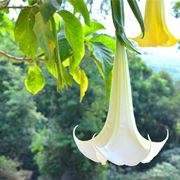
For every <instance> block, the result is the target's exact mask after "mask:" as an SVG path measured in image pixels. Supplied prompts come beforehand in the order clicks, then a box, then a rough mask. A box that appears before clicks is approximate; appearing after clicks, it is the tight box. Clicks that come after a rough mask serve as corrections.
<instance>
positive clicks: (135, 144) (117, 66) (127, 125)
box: [73, 41, 169, 166]
mask: <svg viewBox="0 0 180 180" xmlns="http://www.w3.org/2000/svg"><path fill="white" fill-rule="evenodd" d="M76 128H77V126H76V127H75V128H74V131H73V137H74V140H75V143H76V145H77V147H78V148H79V150H80V152H81V153H82V154H84V155H85V156H86V157H87V158H89V159H91V160H92V161H95V162H100V163H102V164H105V163H106V161H110V162H112V163H114V164H116V165H128V166H135V165H137V164H139V163H140V162H142V163H148V162H150V161H151V160H152V159H153V158H154V157H155V156H156V155H157V154H158V153H159V151H160V150H161V148H162V147H163V146H164V144H165V142H166V141H167V139H168V136H169V133H168V131H167V136H166V138H165V140H163V141H162V142H152V141H151V140H150V137H149V136H148V140H147V139H145V138H144V137H142V136H141V134H140V133H139V132H138V129H137V126H136V122H135V118H134V113H133V104H132V93H131V85H130V77H129V68H128V61H127V55H126V48H125V46H124V45H123V44H122V43H120V42H118V41H117V44H116V54H115V60H114V69H113V77H112V87H111V96H110V103H109V111H108V115H107V119H106V122H105V125H104V127H103V129H102V130H101V132H100V133H99V134H98V135H97V136H95V135H94V136H93V137H92V139H90V140H87V141H81V140H79V139H78V138H77V137H76V135H75V130H76Z"/></svg>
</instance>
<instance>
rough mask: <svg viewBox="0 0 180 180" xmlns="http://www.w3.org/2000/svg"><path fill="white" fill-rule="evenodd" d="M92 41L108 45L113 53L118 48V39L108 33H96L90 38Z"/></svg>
mask: <svg viewBox="0 0 180 180" xmlns="http://www.w3.org/2000/svg"><path fill="white" fill-rule="evenodd" d="M90 41H91V42H100V43H102V44H104V45H105V46H107V47H108V48H109V49H110V50H111V51H112V52H113V53H115V49H116V41H115V39H113V38H112V37H110V36H108V35H106V34H101V35H96V36H93V37H92V38H91V39H90Z"/></svg>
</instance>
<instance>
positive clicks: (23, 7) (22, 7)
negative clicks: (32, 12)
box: [0, 4, 37, 10]
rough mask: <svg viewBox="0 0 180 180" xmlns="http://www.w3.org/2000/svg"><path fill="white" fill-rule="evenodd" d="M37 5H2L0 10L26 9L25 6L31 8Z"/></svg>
mask: <svg viewBox="0 0 180 180" xmlns="http://www.w3.org/2000/svg"><path fill="white" fill-rule="evenodd" d="M35 6H37V4H34V5H31V6H4V7H0V10H3V9H26V8H32V7H35Z"/></svg>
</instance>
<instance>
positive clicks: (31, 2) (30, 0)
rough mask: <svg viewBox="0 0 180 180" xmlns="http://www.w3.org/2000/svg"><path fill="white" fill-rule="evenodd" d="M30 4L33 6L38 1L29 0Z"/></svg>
mask: <svg viewBox="0 0 180 180" xmlns="http://www.w3.org/2000/svg"><path fill="white" fill-rule="evenodd" d="M28 3H29V5H33V4H35V3H37V0H28Z"/></svg>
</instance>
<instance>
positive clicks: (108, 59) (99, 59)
mask: <svg viewBox="0 0 180 180" xmlns="http://www.w3.org/2000/svg"><path fill="white" fill-rule="evenodd" d="M92 45H93V52H92V53H93V54H92V57H93V59H94V60H95V63H96V64H97V66H98V69H99V70H100V73H101V74H102V73H103V78H104V80H105V86H106V98H107V99H109V95H110V89H111V77H112V67H113V65H112V59H113V53H112V51H111V50H109V49H108V48H107V47H106V46H104V45H103V44H102V43H99V42H93V43H92Z"/></svg>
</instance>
